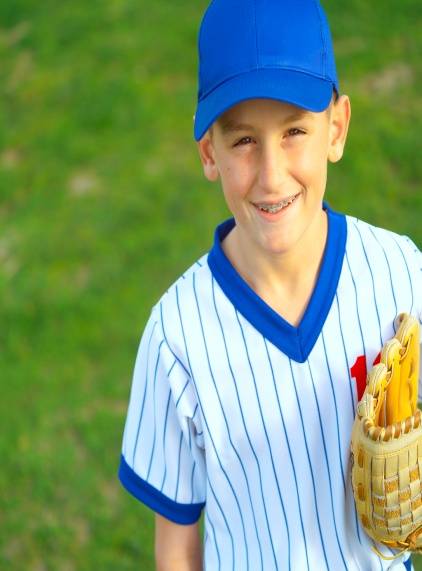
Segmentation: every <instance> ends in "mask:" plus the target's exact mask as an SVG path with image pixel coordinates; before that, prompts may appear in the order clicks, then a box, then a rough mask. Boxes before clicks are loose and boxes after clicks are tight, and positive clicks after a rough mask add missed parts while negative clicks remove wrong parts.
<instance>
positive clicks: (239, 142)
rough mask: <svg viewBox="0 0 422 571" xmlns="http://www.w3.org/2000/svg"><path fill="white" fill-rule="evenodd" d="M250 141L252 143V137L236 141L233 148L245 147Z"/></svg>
mask: <svg viewBox="0 0 422 571" xmlns="http://www.w3.org/2000/svg"><path fill="white" fill-rule="evenodd" d="M251 141H252V137H243V138H242V139H240V140H239V141H237V143H235V144H234V146H235V147H238V146H242V145H247V144H248V143H250V142H251Z"/></svg>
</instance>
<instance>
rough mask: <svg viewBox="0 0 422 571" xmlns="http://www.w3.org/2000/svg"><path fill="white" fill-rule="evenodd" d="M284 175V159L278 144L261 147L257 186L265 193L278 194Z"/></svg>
mask: <svg viewBox="0 0 422 571" xmlns="http://www.w3.org/2000/svg"><path fill="white" fill-rule="evenodd" d="M285 173H286V159H285V157H284V156H283V151H282V149H281V148H280V145H279V144H278V143H272V142H271V143H268V144H266V145H265V146H263V147H262V152H261V154H260V158H259V171H258V185H259V187H260V188H261V189H262V190H263V191H265V192H266V193H271V192H274V193H277V194H278V193H279V190H280V187H281V186H282V183H283V179H284V177H285Z"/></svg>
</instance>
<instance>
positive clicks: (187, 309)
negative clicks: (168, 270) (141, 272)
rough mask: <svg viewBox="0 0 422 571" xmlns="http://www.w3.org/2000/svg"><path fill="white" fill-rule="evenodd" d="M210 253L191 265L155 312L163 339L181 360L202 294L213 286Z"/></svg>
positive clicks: (164, 294) (152, 315)
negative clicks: (211, 284)
mask: <svg viewBox="0 0 422 571" xmlns="http://www.w3.org/2000/svg"><path fill="white" fill-rule="evenodd" d="M207 258H208V252H207V253H205V254H203V255H202V256H201V257H200V258H198V259H197V260H196V261H195V262H194V263H193V264H191V266H189V267H188V268H187V269H186V270H185V271H184V272H183V273H182V274H181V275H180V276H179V277H178V278H177V279H176V280H175V281H174V282H173V283H172V284H171V285H170V286H169V287H168V289H167V290H166V291H165V292H164V293H163V294H162V295H161V296H160V297H159V299H158V300H157V302H156V303H155V304H154V306H153V307H152V310H151V318H153V319H154V321H155V322H156V323H157V324H158V326H159V327H158V330H159V331H161V336H162V338H163V339H164V340H165V342H166V343H167V345H168V346H169V347H170V349H171V350H172V352H173V353H175V354H176V355H177V356H178V357H179V358H181V357H182V354H183V353H184V328H185V325H186V324H187V323H188V321H189V320H190V316H191V315H192V312H194V311H195V307H196V305H197V296H198V291H199V290H201V291H203V288H204V284H209V283H210V277H211V271H210V268H209V266H208V261H207Z"/></svg>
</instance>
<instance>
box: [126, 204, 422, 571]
mask: <svg viewBox="0 0 422 571" xmlns="http://www.w3.org/2000/svg"><path fill="white" fill-rule="evenodd" d="M324 208H325V209H326V211H327V215H328V235H327V242H326V246H325V250H324V254H323V259H322V262H321V266H320V271H319V274H318V279H317V282H316V285H315V288H314V291H313V294H312V296H311V299H310V301H309V303H308V306H307V308H306V311H305V313H304V315H303V317H302V319H301V321H300V324H299V325H298V326H297V327H294V326H292V325H291V324H290V323H288V322H287V321H285V320H284V319H283V318H282V317H281V316H280V315H279V314H278V313H277V312H275V311H274V310H273V309H272V308H271V307H270V306H269V305H267V304H266V303H265V302H264V301H263V299H262V298H260V297H259V296H258V295H257V294H256V293H255V292H254V291H253V289H252V288H251V287H250V286H249V285H248V284H247V283H246V281H245V280H244V279H243V278H242V277H241V276H240V275H239V273H237V271H236V269H235V268H234V267H233V265H232V264H231V262H230V261H229V259H228V258H227V257H226V255H225V253H224V251H223V249H222V246H221V241H222V240H223V239H224V238H225V236H226V235H227V234H228V233H229V232H230V230H231V229H232V228H233V227H234V225H235V220H234V219H233V218H231V219H229V220H226V221H225V222H223V223H222V224H220V225H219V226H218V227H217V229H216V231H215V237H214V244H213V246H212V248H211V250H210V252H209V253H207V254H205V255H204V256H202V257H201V258H200V259H199V260H198V261H197V262H195V263H194V264H193V265H192V266H191V267H190V268H189V269H188V270H187V271H186V273H185V274H183V275H182V276H181V277H180V278H179V279H178V280H177V281H176V282H175V283H174V284H173V285H172V286H171V287H170V288H169V289H168V291H167V292H166V293H165V294H164V295H163V296H162V298H161V299H160V300H159V302H158V303H157V304H156V305H155V306H154V308H153V310H152V312H151V316H150V318H149V321H148V323H147V325H146V328H145V330H144V333H143V335H142V339H141V342H140V346H139V351H138V354H137V357H136V362H135V368H134V375H133V381H132V389H131V394H130V402H129V408H128V413H127V418H126V424H125V430H124V435H123V444H122V454H121V460H120V468H119V477H120V480H121V482H122V484H123V485H124V486H125V487H126V488H127V490H128V491H129V492H130V493H131V494H133V495H134V496H135V497H136V498H138V499H139V500H140V501H141V502H143V503H144V504H146V505H147V506H149V507H150V508H151V509H152V510H154V511H155V512H158V513H160V514H162V515H163V516H165V517H166V518H168V519H170V520H172V521H174V522H177V523H180V524H191V523H194V522H196V521H197V520H198V519H199V517H200V515H201V513H202V511H204V561H203V564H204V569H205V570H206V571H215V570H222V571H229V570H232V571H248V570H250V571H257V570H261V571H271V570H294V571H323V570H330V571H332V570H333V569H335V570H336V571H339V570H344V571H354V570H362V571H370V570H374V571H375V570H377V571H382V570H385V569H393V568H394V569H397V570H400V569H410V568H411V564H410V560H408V561H406V562H405V560H407V559H408V557H409V554H408V553H406V554H405V555H404V556H401V557H400V558H398V559H396V560H394V561H385V560H383V559H381V558H379V557H378V556H377V555H376V554H375V553H374V552H373V551H372V550H371V545H373V543H372V540H370V539H369V538H368V536H367V535H366V534H365V532H364V531H363V529H362V528H361V526H360V523H359V520H358V516H357V514H356V510H355V506H354V500H353V494H352V488H351V481H350V436H351V430H352V424H353V421H354V417H355V410H356V405H357V402H358V400H359V398H360V396H361V395H362V393H363V390H364V387H365V380H366V373H367V371H368V369H369V368H370V367H371V366H372V364H373V363H374V361H375V360H376V358H377V356H378V355H379V353H380V350H381V347H382V345H383V344H384V342H385V341H386V340H387V339H389V338H391V337H392V336H393V335H394V333H395V331H396V328H397V325H396V323H395V318H396V316H397V315H398V314H399V313H401V312H408V313H411V314H413V315H415V316H417V317H418V318H419V320H420V319H421V316H422V295H421V293H422V288H421V282H422V277H421V275H422V274H421V266H422V255H421V252H420V251H419V250H418V248H417V247H416V246H415V245H414V243H413V242H412V241H411V240H410V239H409V238H407V237H404V236H400V235H398V234H395V233H393V232H390V231H387V230H384V229H381V228H377V227H374V226H371V225H370V224H368V223H365V222H363V221H361V220H358V219H356V218H352V217H350V216H345V215H343V214H339V213H336V212H334V211H333V210H331V209H330V208H329V207H328V205H326V204H324ZM377 547H378V549H379V550H380V551H381V552H382V553H384V554H385V555H387V556H392V555H393V554H394V553H395V552H394V551H393V550H391V549H388V548H386V547H383V546H381V545H377Z"/></svg>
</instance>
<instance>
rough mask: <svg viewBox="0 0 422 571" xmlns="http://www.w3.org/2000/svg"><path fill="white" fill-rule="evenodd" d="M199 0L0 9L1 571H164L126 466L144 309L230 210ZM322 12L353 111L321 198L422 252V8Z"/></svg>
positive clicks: (336, 6)
mask: <svg viewBox="0 0 422 571" xmlns="http://www.w3.org/2000/svg"><path fill="white" fill-rule="evenodd" d="M205 5H206V2H205V1H204V0H155V2H146V1H145V0H138V1H137V2H133V1H129V0H109V1H107V2H100V1H98V0H93V1H92V2H82V0H73V1H72V2H57V1H56V0H45V1H44V2H36V1H35V0H13V1H12V0H3V1H2V2H0V63H1V65H0V299H1V302H0V325H1V326H0V378H1V387H2V398H1V401H0V402H1V404H0V430H1V435H2V437H1V440H0V454H1V458H2V465H3V468H2V470H1V471H0V490H1V493H0V529H1V533H0V569H1V570H2V571H23V570H25V571H47V570H48V571H73V570H77V571H92V570H93V569H99V570H101V571H115V570H119V571H132V570H135V569H141V570H143V571H144V570H145V571H149V570H152V569H153V559H152V552H153V514H152V512H150V511H149V510H147V509H146V508H144V507H143V506H142V505H140V504H139V503H137V502H136V501H135V500H133V499H132V498H131V497H130V496H129V495H128V494H127V493H126V492H124V491H123V490H122V489H121V488H120V485H119V483H118V481H117V477H116V472H117V465H118V460H119V454H120V445H121V437H122V431H123V423H124V418H125V414H126V407H127V401H128V397H129V389H130V381H131V375H132V369H133V364H134V358H135V355H136V350H137V346H138V342H139V338H140V335H141V332H142V329H143V326H144V324H145V320H146V318H147V316H148V314H149V310H150V308H151V306H152V304H153V303H155V301H157V299H158V297H159V296H160V295H161V293H162V292H163V291H164V290H165V289H166V288H167V287H168V285H169V284H170V283H171V282H172V281H173V280H174V279H175V278H176V277H177V276H178V275H179V274H180V273H181V272H182V271H183V270H184V269H185V268H186V267H188V266H189V265H190V264H191V263H192V262H193V261H194V260H195V259H196V258H197V257H198V256H199V255H200V254H202V253H204V252H205V251H206V250H208V249H209V247H210V245H211V241H212V234H213V230H214V227H215V225H216V224H217V223H218V222H219V221H221V220H222V219H223V218H224V217H226V216H227V210H226V208H225V206H224V203H223V200H222V195H221V192H220V190H219V188H218V186H213V185H211V184H209V183H207V182H206V181H205V179H204V178H203V176H202V173H201V169H200V163H199V158H198V155H197V151H196V148H195V145H194V142H193V136H192V115H193V113H194V110H195V97H196V34H197V28H198V25H199V21H200V17H201V14H202V12H203V9H204V7H205ZM324 5H325V7H326V9H327V12H328V15H329V18H330V21H331V25H332V28H333V31H334V44H335V49H336V54H337V68H338V72H339V77H340V87H341V89H342V90H343V92H345V93H348V94H349V95H350V97H351V100H352V106H353V117H352V124H351V131H350V136H349V141H348V145H347V149H346V154H345V157H344V159H343V160H342V162H341V163H340V164H339V165H335V166H334V167H330V172H329V182H328V189H327V198H328V202H329V203H330V205H331V206H332V207H333V208H334V209H336V210H340V211H347V212H349V213H352V214H355V215H356V216H359V217H362V218H365V219H366V220H368V221H369V222H372V223H374V224H378V225H382V226H387V227H389V228H390V229H392V230H394V231H397V232H401V233H405V234H408V235H410V236H411V237H412V238H413V240H414V241H415V242H416V243H417V244H418V245H419V246H420V247H421V246H422V226H421V224H420V220H421V213H422V194H421V192H420V186H421V180H422V161H421V160H420V133H421V131H422V98H421V97H420V93H421V88H422V85H421V73H420V72H421V67H420V53H421V48H422V46H421V41H420V37H421V35H420V28H419V25H418V24H419V21H420V20H419V19H418V17H419V16H420V2H419V1H418V0H401V1H400V3H398V2H397V1H396V0H384V1H383V2H380V1H378V2H368V1H367V0H350V2H347V3H344V2H337V1H335V0H326V1H325V2H324ZM415 563H416V568H417V569H420V570H422V562H421V560H415Z"/></svg>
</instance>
